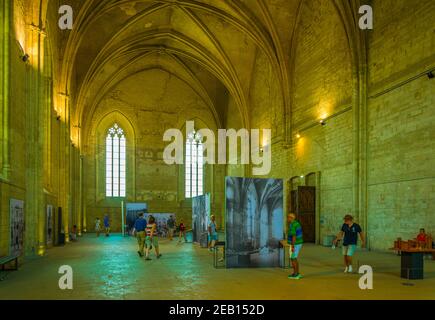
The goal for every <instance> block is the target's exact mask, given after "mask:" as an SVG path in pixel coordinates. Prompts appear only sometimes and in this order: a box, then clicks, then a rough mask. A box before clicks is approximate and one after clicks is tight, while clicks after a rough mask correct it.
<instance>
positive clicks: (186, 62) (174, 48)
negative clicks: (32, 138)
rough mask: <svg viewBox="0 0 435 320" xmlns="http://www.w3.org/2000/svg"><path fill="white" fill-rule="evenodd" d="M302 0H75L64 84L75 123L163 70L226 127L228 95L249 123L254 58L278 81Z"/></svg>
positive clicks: (246, 122)
mask: <svg viewBox="0 0 435 320" xmlns="http://www.w3.org/2000/svg"><path fill="white" fill-rule="evenodd" d="M299 3H300V0H293V1H287V0H268V1H265V0H255V1H254V0H218V1H217V0H199V1H196V0H156V1H144V0H142V1H130V0H86V1H81V0H80V1H79V0H74V1H73V9H74V13H75V16H74V28H73V30H72V31H70V32H69V35H68V39H67V41H65V46H64V48H63V51H64V53H63V66H62V76H61V82H62V83H61V86H63V87H64V88H66V89H67V91H68V93H69V94H70V95H71V97H72V101H73V110H72V111H73V112H72V121H73V122H75V123H76V124H77V125H80V124H83V123H86V121H88V119H89V117H90V116H91V115H92V112H93V110H94V109H95V107H96V105H98V103H99V101H100V100H101V99H102V97H103V96H104V95H105V94H106V93H107V92H108V91H109V90H110V89H111V88H113V87H114V86H115V85H116V84H117V83H119V82H120V81H122V80H123V79H125V78H127V77H129V76H130V75H132V74H135V73H138V72H141V71H144V70H149V69H161V70H165V71H166V72H169V73H170V74H171V75H173V76H174V77H177V78H179V79H181V80H182V81H184V82H185V83H187V84H188V85H189V86H190V87H191V88H192V89H193V90H194V91H195V92H196V93H197V94H198V95H199V96H200V97H201V98H202V99H203V101H204V102H205V103H206V104H207V105H208V106H209V107H210V109H211V110H212V112H213V114H214V115H215V117H216V121H217V123H219V124H222V122H223V121H224V119H223V116H224V115H225V114H226V110H225V108H226V106H227V100H228V97H229V96H231V97H232V99H234V101H235V104H236V105H237V107H238V108H239V111H240V116H241V119H242V121H243V124H244V125H245V126H248V123H249V108H248V107H247V105H248V104H249V102H248V99H249V98H248V97H249V90H250V84H251V77H252V70H253V65H254V63H255V58H256V55H257V54H259V52H261V54H263V55H265V56H266V57H267V58H268V59H267V60H268V61H269V63H270V65H271V66H272V68H273V69H274V70H275V72H276V74H277V76H278V78H279V79H280V80H281V81H280V82H282V83H285V82H286V81H287V80H286V78H287V76H288V75H287V71H286V70H287V67H286V61H288V55H289V52H290V45H291V37H292V33H293V27H294V23H295V20H296V16H297V11H298V7H299Z"/></svg>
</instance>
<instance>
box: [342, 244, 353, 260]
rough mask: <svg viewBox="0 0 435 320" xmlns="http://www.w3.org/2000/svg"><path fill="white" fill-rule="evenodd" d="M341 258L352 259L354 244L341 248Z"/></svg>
mask: <svg viewBox="0 0 435 320" xmlns="http://www.w3.org/2000/svg"><path fill="white" fill-rule="evenodd" d="M341 250H342V252H343V256H348V257H352V256H353V255H354V253H355V250H356V244H350V245H347V246H343V247H342V248H341Z"/></svg>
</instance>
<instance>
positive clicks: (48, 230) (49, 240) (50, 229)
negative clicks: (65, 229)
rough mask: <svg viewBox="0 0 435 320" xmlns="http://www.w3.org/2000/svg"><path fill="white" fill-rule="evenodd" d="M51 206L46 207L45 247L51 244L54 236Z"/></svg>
mask: <svg viewBox="0 0 435 320" xmlns="http://www.w3.org/2000/svg"><path fill="white" fill-rule="evenodd" d="M53 215H54V212H53V206H52V205H50V204H49V205H47V225H46V244H47V246H49V245H52V244H53V236H54V232H53V230H54V220H53Z"/></svg>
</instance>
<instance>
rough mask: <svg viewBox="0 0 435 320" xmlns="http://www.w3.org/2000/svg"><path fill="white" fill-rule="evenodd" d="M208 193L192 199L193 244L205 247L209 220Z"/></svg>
mask: <svg viewBox="0 0 435 320" xmlns="http://www.w3.org/2000/svg"><path fill="white" fill-rule="evenodd" d="M210 211H211V210H210V193H206V194H204V195H202V196H197V197H193V198H192V236H193V242H196V243H200V245H201V246H202V247H207V241H208V240H207V236H205V237H204V233H205V234H207V229H208V224H209V220H210V215H211V212H210Z"/></svg>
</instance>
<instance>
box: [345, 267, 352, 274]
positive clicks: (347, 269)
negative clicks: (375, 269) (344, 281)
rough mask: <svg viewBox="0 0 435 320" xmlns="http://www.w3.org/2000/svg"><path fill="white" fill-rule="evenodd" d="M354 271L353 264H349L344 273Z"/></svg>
mask: <svg viewBox="0 0 435 320" xmlns="http://www.w3.org/2000/svg"><path fill="white" fill-rule="evenodd" d="M352 272H353V269H352V266H348V267H346V269H344V273H352Z"/></svg>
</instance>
